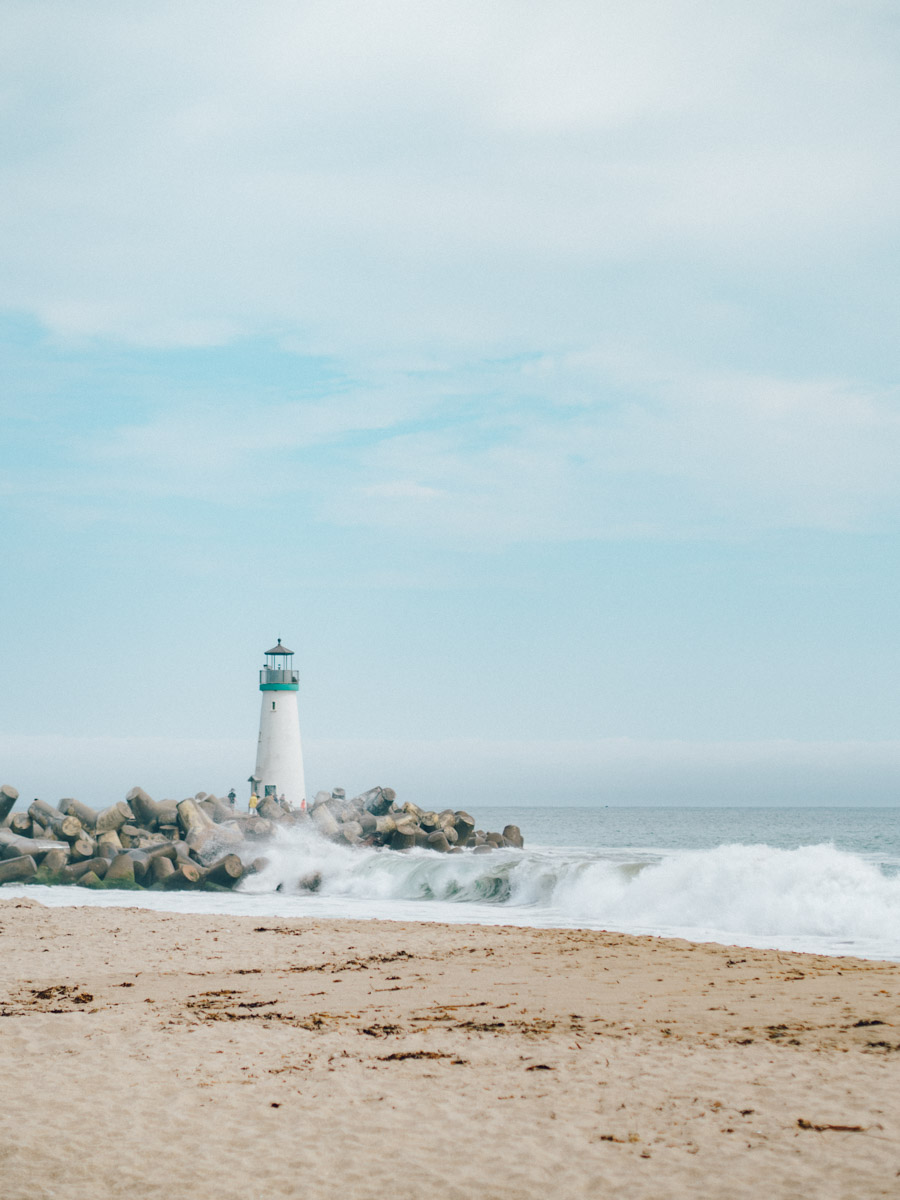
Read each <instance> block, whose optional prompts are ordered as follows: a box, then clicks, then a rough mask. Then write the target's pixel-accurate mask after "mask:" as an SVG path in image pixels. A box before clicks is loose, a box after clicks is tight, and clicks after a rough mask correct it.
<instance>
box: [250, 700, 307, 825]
mask: <svg viewBox="0 0 900 1200" xmlns="http://www.w3.org/2000/svg"><path fill="white" fill-rule="evenodd" d="M254 775H255V776H256V778H257V779H258V780H259V781H260V782H259V784H258V787H259V792H260V795H264V794H265V790H266V788H267V787H270V788H274V789H275V794H276V795H277V796H278V797H279V798H280V797H281V796H282V795H283V796H284V798H285V800H286V801H288V802H289V803H290V804H291V805H292V806H293V807H294V808H296V809H299V808H301V807H303V804H304V802H305V800H306V781H305V779H304V775H303V748H302V746H301V743H300V718H299V716H298V713H297V693H296V692H295V691H288V690H286V689H285V690H281V689H279V690H277V691H268V690H267V691H264V692H263V693H262V706H261V708H260V714H259V743H258V745H257V750H256V770H255V771H254Z"/></svg>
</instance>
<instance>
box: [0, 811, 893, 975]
mask: <svg viewBox="0 0 900 1200" xmlns="http://www.w3.org/2000/svg"><path fill="white" fill-rule="evenodd" d="M672 819H673V822H674V821H675V820H677V819H678V815H677V814H675V815H674V816H673V818H672ZM748 820H749V819H748ZM760 820H762V818H760ZM766 823H771V820H770V818H766ZM877 828H878V829H883V828H887V818H881V819H880V820H879V822H878V825H877ZM872 845H873V843H872V841H871V839H870V840H869V842H868V846H869V847H871V846H872ZM258 852H259V853H261V854H263V853H264V854H265V857H267V858H268V860H269V862H268V864H267V866H266V867H265V868H264V869H263V870H262V871H261V872H260V873H259V874H257V875H254V876H250V877H249V878H248V879H246V880H245V882H244V883H242V884H241V886H240V891H239V892H237V893H228V894H225V895H215V894H210V893H205V894H204V893H179V894H174V893H154V892H146V893H142V894H137V893H121V892H119V893H115V892H111V891H110V892H105V893H96V894H95V893H91V892H87V893H85V892H84V891H83V890H81V889H76V888H64V887H57V888H41V887H30V888H27V889H26V888H24V887H23V886H22V885H14V884H10V885H7V886H6V887H4V888H3V889H2V891H0V895H4V896H6V895H9V894H16V889H17V888H19V889H21V893H20V894H25V892H26V891H27V893H28V894H30V895H33V896H35V897H36V898H39V899H40V900H41V902H42V903H47V904H72V903H76V904H77V903H83V904H92V905H93V904H104V905H105V904H129V905H130V904H139V905H142V906H145V907H150V908H155V909H163V910H174V911H183V912H229V913H233V914H241V913H245V914H249V915H253V916H259V917H263V916H266V915H279V916H286V917H292V918H297V919H303V918H313V919H328V918H335V917H338V918H348V919H361V918H377V919H381V920H401V921H422V920H424V921H442V922H452V923H459V922H476V923H482V924H511V925H529V926H542V927H548V926H557V927H584V928H594V929H610V930H617V931H621V932H625V933H635V934H657V935H665V936H679V937H685V938H690V939H692V940H696V941H718V942H725V943H729V944H737V945H748V946H771V947H775V948H781V949H793V950H810V951H818V952H822V953H831V954H835V953H837V954H855V955H859V956H862V957H871V958H893V959H897V960H900V873H898V871H897V866H898V859H897V855H896V847H895V846H894V845H893V843H891V844H890V846H888V847H887V849H886V850H885V849H884V848H880V849H878V850H877V853H876V852H874V851H872V852H868V851H861V852H857V851H851V850H847V849H842V848H839V847H836V846H834V845H831V844H818V845H800V846H795V847H792V848H784V847H775V846H770V845H766V844H755V845H746V844H726V845H719V846H714V847H712V848H709V849H671V848H669V849H667V848H659V847H657V848H645V847H641V848H634V847H628V846H621V845H619V846H606V847H604V846H594V847H584V846H581V847H579V848H573V847H561V846H543V847H529V848H528V849H526V850H522V851H519V850H515V849H500V850H496V851H494V852H492V853H490V854H483V855H482V854H472V853H471V852H469V851H467V852H465V853H462V854H453V855H447V854H437V853H435V852H433V851H428V850H420V849H413V850H410V851H406V852H404V853H396V852H393V851H390V850H384V849H383V850H377V849H374V848H367V847H362V846H356V847H351V846H342V845H340V844H336V843H332V842H329V841H326V840H325V839H322V838H320V837H317V836H315V835H314V834H312V833H311V832H307V831H304V830H301V829H297V828H294V829H293V830H290V831H285V832H281V831H279V833H278V834H277V835H276V836H275V837H274V838H273V839H272V840H270V841H268V842H266V843H265V844H264V845H260V847H259V851H258ZM313 879H315V880H316V890H315V891H314V892H311V891H310V890H309V885H310V881H311V880H313Z"/></svg>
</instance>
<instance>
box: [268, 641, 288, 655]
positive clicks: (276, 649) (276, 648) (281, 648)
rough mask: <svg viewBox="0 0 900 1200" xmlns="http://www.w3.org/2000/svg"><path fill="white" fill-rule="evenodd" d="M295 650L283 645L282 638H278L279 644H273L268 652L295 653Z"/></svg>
mask: <svg viewBox="0 0 900 1200" xmlns="http://www.w3.org/2000/svg"><path fill="white" fill-rule="evenodd" d="M293 653H294V652H293V650H288V648H287V646H282V644H281V638H279V639H278V645H277V646H273V647H272V649H271V650H267V651H266V654H293Z"/></svg>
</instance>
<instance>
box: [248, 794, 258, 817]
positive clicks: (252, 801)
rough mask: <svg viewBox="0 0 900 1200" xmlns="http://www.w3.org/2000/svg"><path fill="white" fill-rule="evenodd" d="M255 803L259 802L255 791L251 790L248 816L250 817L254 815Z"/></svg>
mask: <svg viewBox="0 0 900 1200" xmlns="http://www.w3.org/2000/svg"><path fill="white" fill-rule="evenodd" d="M257 804H259V796H257V794H256V792H252V793H251V795H250V816H251V817H255V816H256V806H257Z"/></svg>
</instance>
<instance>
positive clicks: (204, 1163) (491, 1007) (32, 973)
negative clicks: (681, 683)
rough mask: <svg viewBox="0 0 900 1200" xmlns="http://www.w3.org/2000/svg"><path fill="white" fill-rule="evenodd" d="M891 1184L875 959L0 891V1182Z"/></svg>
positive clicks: (760, 1188) (316, 1188) (268, 1197)
mask: <svg viewBox="0 0 900 1200" xmlns="http://www.w3.org/2000/svg"><path fill="white" fill-rule="evenodd" d="M898 1194H900V965H898V964H890V963H878V962H866V961H860V960H856V959H835V958H825V957H821V956H816V955H807V954H788V953H783V952H776V951H760V950H747V949H742V948H740V949H739V948H735V947H722V946H715V945H694V944H691V943H688V942H680V941H669V940H663V939H658V938H635V937H627V936H625V935H621V934H615V933H597V932H590V931H572V930H536V929H519V928H513V927H501V928H497V927H485V926H459V925H455V926H441V925H424V924H401V923H394V922H360V921H327V922H312V921H298V920H288V919H279V918H267V919H265V920H260V919H259V918H253V917H234V918H226V917H222V916H215V917H213V916H197V915H176V914H170V913H156V912H148V911H145V910H141V909H137V908H122V909H106V908H54V909H48V908H44V907H42V906H41V905H39V904H37V903H36V902H34V901H32V900H30V899H25V900H22V899H14V898H11V899H4V898H3V896H2V893H0V1195H2V1197H3V1200H45V1198H47V1200H50V1198H52V1200H88V1198H90V1200H104V1198H106V1197H109V1198H116V1200H118V1198H119V1197H122V1198H124V1197H128V1198H129V1200H132V1198H137V1197H140V1198H141V1200H155V1198H156V1197H160V1198H161V1197H166V1200H172V1198H173V1197H182V1196H188V1195H194V1196H198V1197H201V1198H205V1197H216V1200H278V1198H280V1197H304V1198H306V1200H316V1198H318V1197H350V1198H353V1197H379V1198H383V1197H388V1198H390V1200H407V1198H413V1197H415V1198H419V1197H423V1198H424V1197H453V1198H459V1200H468V1198H473V1200H474V1198H478V1200H493V1198H495V1197H496V1198H498V1200H499V1198H501V1197H502V1198H508V1200H513V1198H516V1200H518V1198H520V1197H529V1198H530V1197H541V1198H545V1197H570V1196H571V1197H588V1196H590V1197H598V1196H604V1195H623V1196H628V1197H629V1200H640V1198H643V1197H647V1198H648V1200H649V1198H650V1197H654V1198H658V1197H680V1196H685V1197H687V1196H691V1197H703V1198H704V1200H719V1198H722V1200H725V1198H728V1200H742V1198H744V1197H746V1198H748V1200H749V1198H750V1197H753V1198H754V1200H758V1198H759V1197H760V1196H762V1197H765V1198H766V1200H776V1198H777V1200H781V1198H783V1197H785V1198H786V1197H791V1198H793V1197H797V1198H798V1200H799V1198H800V1197H803V1198H805V1200H809V1198H815V1197H835V1198H838V1197H839V1198H840V1200H850V1198H853V1197H859V1198H860V1200H872V1198H873V1197H879V1196H892V1197H894V1196H897V1195H898Z"/></svg>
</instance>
